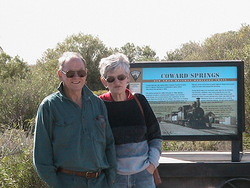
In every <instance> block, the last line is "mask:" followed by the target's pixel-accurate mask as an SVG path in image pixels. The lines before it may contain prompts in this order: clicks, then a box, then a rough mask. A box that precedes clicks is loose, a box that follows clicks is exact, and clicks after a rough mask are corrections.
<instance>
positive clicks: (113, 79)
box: [105, 74, 127, 83]
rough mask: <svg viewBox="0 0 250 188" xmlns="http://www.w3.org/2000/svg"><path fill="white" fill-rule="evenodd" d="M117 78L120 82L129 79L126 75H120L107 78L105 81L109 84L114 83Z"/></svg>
mask: <svg viewBox="0 0 250 188" xmlns="http://www.w3.org/2000/svg"><path fill="white" fill-rule="evenodd" d="M116 78H117V79H118V80H120V81H123V80H125V79H126V78H127V76H126V75H124V74H120V75H118V76H117V77H114V76H108V77H107V78H105V80H106V81H107V82H108V83H112V82H114V81H115V79H116Z"/></svg>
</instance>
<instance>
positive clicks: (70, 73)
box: [61, 70, 87, 78]
mask: <svg viewBox="0 0 250 188" xmlns="http://www.w3.org/2000/svg"><path fill="white" fill-rule="evenodd" d="M61 72H62V73H63V74H65V75H66V76H67V78H73V77H74V76H75V74H77V75H78V76H79V77H85V76H86V75H87V73H86V71H85V70H79V71H71V70H70V71H67V72H64V71H63V70H61Z"/></svg>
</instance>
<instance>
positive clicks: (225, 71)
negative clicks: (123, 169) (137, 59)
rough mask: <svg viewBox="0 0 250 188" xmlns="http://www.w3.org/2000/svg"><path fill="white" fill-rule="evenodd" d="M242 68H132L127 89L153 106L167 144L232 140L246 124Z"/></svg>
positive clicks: (238, 65) (180, 65) (227, 65)
mask: <svg viewBox="0 0 250 188" xmlns="http://www.w3.org/2000/svg"><path fill="white" fill-rule="evenodd" d="M243 75H244V74H243V62H242V61H230V62H228V61H226V62H220V61H214V62H211V61H210V62H164V63H159V62H151V63H134V64H131V78H130V85H129V88H130V90H132V92H137V93H142V94H143V95H145V97H146V98H147V100H148V101H149V103H150V105H151V107H152V109H153V111H154V113H155V115H156V117H157V119H158V121H159V123H160V128H161V132H162V136H163V138H165V139H177V140H178V139H181V140H182V139H183V140H213V139H215V140H232V139H237V138H239V137H240V136H241V133H242V130H243V122H244V121H243V119H244V115H243V113H244V97H243V93H244V92H243V88H244V87H243V83H244V82H243Z"/></svg>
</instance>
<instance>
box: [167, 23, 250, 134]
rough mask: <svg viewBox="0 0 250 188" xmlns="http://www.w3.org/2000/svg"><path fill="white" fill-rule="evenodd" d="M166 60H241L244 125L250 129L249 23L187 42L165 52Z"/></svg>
mask: <svg viewBox="0 0 250 188" xmlns="http://www.w3.org/2000/svg"><path fill="white" fill-rule="evenodd" d="M166 54H167V56H166V57H165V59H166V60H169V61H174V60H183V61H187V60H243V61H244V67H245V68H244V69H245V73H244V78H245V103H246V105H245V109H246V125H247V128H248V129H249V130H250V115H249V114H250V25H242V26H241V28H240V29H239V31H228V32H225V33H217V34H214V35H213V36H211V37H210V38H207V39H206V40H205V41H204V42H203V43H202V44H197V43H194V42H189V43H186V44H184V45H182V47H181V48H180V49H176V50H174V51H172V52H167V53H166Z"/></svg>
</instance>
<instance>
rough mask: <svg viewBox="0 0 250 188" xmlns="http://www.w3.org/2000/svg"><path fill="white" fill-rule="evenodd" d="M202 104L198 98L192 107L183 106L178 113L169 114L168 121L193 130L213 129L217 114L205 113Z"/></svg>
mask: <svg viewBox="0 0 250 188" xmlns="http://www.w3.org/2000/svg"><path fill="white" fill-rule="evenodd" d="M200 104H201V103H200V98H196V101H195V102H194V103H193V104H192V105H183V106H181V107H179V108H178V111H174V112H172V113H171V114H169V115H168V117H167V121H169V122H171V123H175V124H179V125H182V126H187V127H193V128H207V127H208V128H211V127H212V123H214V119H215V114H214V113H213V112H208V113H205V112H204V110H203V108H201V106H200Z"/></svg>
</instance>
